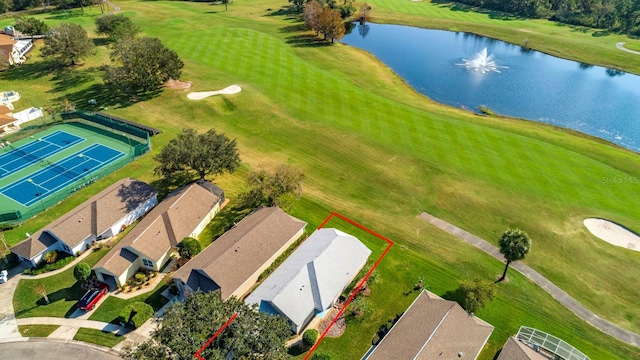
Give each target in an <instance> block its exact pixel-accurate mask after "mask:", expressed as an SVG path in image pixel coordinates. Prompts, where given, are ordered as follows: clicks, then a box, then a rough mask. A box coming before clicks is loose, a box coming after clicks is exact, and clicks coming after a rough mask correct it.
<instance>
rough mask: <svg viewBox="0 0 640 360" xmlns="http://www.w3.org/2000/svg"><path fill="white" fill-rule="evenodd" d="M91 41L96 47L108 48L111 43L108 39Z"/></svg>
mask: <svg viewBox="0 0 640 360" xmlns="http://www.w3.org/2000/svg"><path fill="white" fill-rule="evenodd" d="M91 41H93V45H95V46H107V45H109V43H111V41H109V39H107V38H93V39H91Z"/></svg>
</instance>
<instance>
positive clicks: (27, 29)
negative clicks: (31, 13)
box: [14, 17, 49, 36]
mask: <svg viewBox="0 0 640 360" xmlns="http://www.w3.org/2000/svg"><path fill="white" fill-rule="evenodd" d="M14 28H15V29H16V30H18V31H20V32H21V33H23V34H26V35H30V36H33V35H43V34H45V33H46V32H47V30H49V26H47V24H45V22H44V21H42V20H40V19H36V18H34V17H19V18H17V19H16V24H15V26H14Z"/></svg>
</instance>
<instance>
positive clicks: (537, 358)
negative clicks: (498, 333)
mask: <svg viewBox="0 0 640 360" xmlns="http://www.w3.org/2000/svg"><path fill="white" fill-rule="evenodd" d="M546 359H547V357H546V356H543V355H542V354H540V353H537V352H536V351H535V350H533V349H532V348H530V347H528V346H527V345H525V344H523V343H522V342H521V341H520V340H518V339H516V337H515V336H510V337H509V339H508V340H507V342H506V343H505V344H504V347H503V348H502V350H500V355H499V356H498V360H546Z"/></svg>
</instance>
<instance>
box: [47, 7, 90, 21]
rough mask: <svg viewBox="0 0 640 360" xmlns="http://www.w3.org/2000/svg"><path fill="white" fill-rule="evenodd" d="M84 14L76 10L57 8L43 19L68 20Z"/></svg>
mask: <svg viewBox="0 0 640 360" xmlns="http://www.w3.org/2000/svg"><path fill="white" fill-rule="evenodd" d="M81 16H84V14H83V13H82V11H80V10H79V9H78V10H58V11H54V12H52V13H51V15H49V16H47V17H46V18H45V19H47V20H69V19H73V18H77V17H81Z"/></svg>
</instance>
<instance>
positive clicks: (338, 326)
mask: <svg viewBox="0 0 640 360" xmlns="http://www.w3.org/2000/svg"><path fill="white" fill-rule="evenodd" d="M337 313H338V308H336V307H334V308H333V309H331V311H330V312H329V313H328V314H327V316H325V318H324V319H322V321H320V323H319V324H318V332H319V333H320V334H322V333H323V332H324V331H325V330H326V329H327V327H329V324H331V321H332V320H333V318H334V317H335V316H336V314H337ZM345 330H347V322H346V321H345V319H344V313H342V315H340V317H339V318H338V320H336V322H335V323H334V324H333V326H331V329H329V332H327V335H326V336H327V337H332V338H337V337H340V336H342V334H344V332H345Z"/></svg>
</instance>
